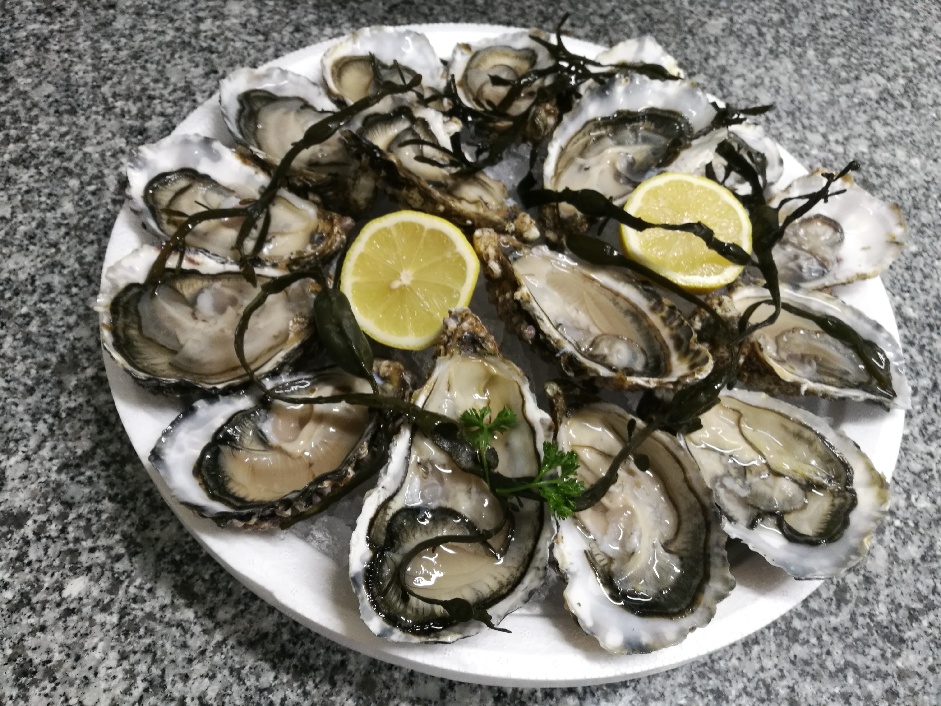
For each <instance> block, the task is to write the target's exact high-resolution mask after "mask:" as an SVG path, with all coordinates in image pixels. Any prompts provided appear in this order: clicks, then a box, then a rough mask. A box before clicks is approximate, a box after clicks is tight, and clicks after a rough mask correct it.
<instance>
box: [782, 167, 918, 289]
mask: <svg viewBox="0 0 941 706" xmlns="http://www.w3.org/2000/svg"><path fill="white" fill-rule="evenodd" d="M823 174H824V171H823V170H817V171H815V172H814V173H812V174H807V175H805V176H802V177H798V178H797V179H795V180H794V181H793V182H791V183H790V185H788V186H787V187H786V188H785V189H783V190H782V191H780V192H778V193H777V194H775V195H774V197H773V198H771V199H770V201H769V204H770V205H771V206H773V207H780V210H779V211H778V215H779V217H780V219H781V220H782V222H783V220H784V219H785V218H786V217H787V216H789V215H790V214H791V213H792V212H793V211H794V210H795V209H797V208H798V207H799V206H800V205H801V203H803V202H802V201H801V200H800V199H794V197H796V196H802V195H809V194H812V193H814V192H815V191H817V190H818V189H820V188H822V187H823V186H824V184H825V183H826V182H825V180H824V177H823ZM787 199H794V200H791V201H790V202H787ZM907 231H908V228H907V226H906V224H905V220H904V219H903V218H902V211H901V209H900V208H899V207H898V205H897V204H894V203H886V202H885V201H882V200H880V199H878V198H876V197H875V196H873V195H872V194H870V193H869V192H868V191H866V190H865V189H863V188H862V187H861V186H859V185H858V184H857V183H856V182H855V181H854V180H853V177H851V176H850V175H849V174H847V175H846V176H844V177H842V178H841V179H839V180H838V181H837V182H835V183H834V185H833V187H831V195H830V196H829V197H828V198H827V199H826V200H825V201H821V202H820V203H818V204H816V205H815V206H814V207H813V208H812V209H810V211H808V212H807V213H806V214H804V215H803V216H802V217H801V218H799V219H797V220H796V221H794V222H793V223H792V224H791V225H789V226H788V227H787V230H785V231H784V237H783V238H782V239H781V241H780V242H779V243H778V244H777V245H776V246H775V248H774V250H773V252H772V254H773V256H774V261H775V263H776V264H777V266H778V273H779V275H780V278H781V281H783V282H790V283H792V284H795V285H798V286H800V287H805V288H808V289H822V288H825V287H833V286H835V285H838V284H848V283H850V282H855V281H856V280H860V279H866V278H868V277H876V276H878V275H879V273H880V272H882V271H883V270H884V269H885V268H886V267H888V266H889V265H890V264H892V262H893V261H894V260H895V258H897V257H898V256H899V255H900V254H901V252H902V247H903V245H904V242H905V237H906V234H907Z"/></svg>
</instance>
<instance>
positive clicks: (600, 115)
mask: <svg viewBox="0 0 941 706" xmlns="http://www.w3.org/2000/svg"><path fill="white" fill-rule="evenodd" d="M717 115H718V109H717V106H716V105H714V103H713V101H712V100H711V99H710V98H709V96H708V95H707V94H706V93H705V92H704V91H702V90H700V89H699V88H698V87H697V86H696V85H695V84H693V83H690V82H689V81H682V80H675V81H659V80H656V79H651V78H648V77H646V76H643V75H641V74H626V75H619V76H616V77H614V78H612V79H611V80H610V81H608V82H607V83H604V84H602V85H600V86H595V87H593V88H591V89H589V90H588V91H586V92H585V94H584V95H583V96H582V98H581V99H580V100H579V101H578V103H577V104H576V105H575V107H574V108H573V109H572V110H571V111H570V112H569V113H567V114H566V115H565V117H564V118H563V119H562V121H561V122H560V123H559V126H558V127H557V128H556V129H555V131H554V132H553V133H552V139H551V140H550V141H549V145H548V148H547V154H546V160H545V163H544V165H543V184H544V186H545V187H546V188H547V189H553V190H555V191H561V190H562V189H566V188H570V189H586V188H587V189H593V190H595V191H598V192H600V193H602V194H604V195H605V196H607V197H608V198H609V199H611V200H612V201H613V202H614V203H615V204H617V205H621V204H623V203H624V202H625V201H626V200H627V197H628V195H629V194H630V193H631V192H632V191H633V190H634V187H635V186H636V185H637V184H639V183H640V182H642V181H643V180H644V179H646V178H648V177H650V176H653V175H654V174H655V173H656V172H657V170H660V169H664V168H668V166H669V165H670V164H671V163H672V162H673V161H674V160H676V159H677V158H678V157H679V156H680V154H681V153H682V152H683V150H684V149H686V148H688V147H689V146H690V144H691V143H692V142H693V140H694V139H695V138H697V137H700V136H701V135H704V134H705V133H707V132H708V131H709V130H711V129H712V126H713V121H714V120H715V119H716V116H717ZM560 212H561V214H562V216H563V217H568V216H570V215H572V209H571V207H568V206H566V205H564V204H563V205H562V207H561V208H560Z"/></svg>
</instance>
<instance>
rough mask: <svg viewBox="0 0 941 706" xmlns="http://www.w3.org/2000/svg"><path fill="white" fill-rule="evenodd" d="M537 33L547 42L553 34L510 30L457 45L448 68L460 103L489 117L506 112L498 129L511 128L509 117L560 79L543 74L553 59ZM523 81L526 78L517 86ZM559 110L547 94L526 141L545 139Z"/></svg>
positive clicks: (496, 127)
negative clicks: (547, 97) (495, 35)
mask: <svg viewBox="0 0 941 706" xmlns="http://www.w3.org/2000/svg"><path fill="white" fill-rule="evenodd" d="M534 37H535V38H538V39H541V40H543V41H546V42H548V41H549V35H548V34H546V33H545V32H542V31H540V30H535V29H534V30H529V31H528V32H511V33H508V34H501V35H499V36H497V37H492V38H490V39H484V40H482V41H480V42H475V43H473V44H458V45H457V46H455V47H454V52H453V53H452V54H451V63H450V65H449V69H448V71H449V74H450V77H451V80H453V81H454V87H455V89H456V91H457V96H458V98H459V99H460V100H461V102H462V103H464V104H465V105H467V106H469V107H471V108H473V109H475V110H478V111H482V112H484V113H487V114H490V115H495V116H507V118H508V119H504V120H502V121H501V120H499V119H498V120H496V122H495V124H494V125H493V127H494V128H495V129H504V128H506V127H509V125H510V120H509V118H512V117H515V116H518V115H521V114H522V113H524V112H526V111H528V110H530V108H532V107H533V104H534V103H535V102H536V101H537V100H539V97H540V92H541V91H543V89H544V88H545V87H547V86H549V85H551V82H552V81H553V80H555V79H556V75H553V74H549V73H544V75H539V73H538V72H546V69H548V68H550V67H551V66H552V65H553V64H554V63H555V59H554V58H553V57H552V54H551V53H550V52H549V50H548V49H547V48H546V47H545V46H544V45H543V44H541V43H540V42H538V41H535V40H534ZM521 79H525V82H520V83H519V84H516V82H518V81H521ZM558 112H559V111H558V108H556V106H555V101H554V100H548V99H546V98H543V99H542V101H541V102H540V104H539V105H538V106H537V107H536V108H535V110H534V111H533V113H532V115H531V116H530V117H529V119H528V120H529V123H528V127H527V133H526V134H527V137H528V139H530V140H533V141H535V140H539V139H541V138H543V137H545V136H546V135H547V134H548V133H549V132H550V131H551V130H552V128H554V127H555V124H556V122H557V121H558Z"/></svg>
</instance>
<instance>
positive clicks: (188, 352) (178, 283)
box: [95, 245, 319, 390]
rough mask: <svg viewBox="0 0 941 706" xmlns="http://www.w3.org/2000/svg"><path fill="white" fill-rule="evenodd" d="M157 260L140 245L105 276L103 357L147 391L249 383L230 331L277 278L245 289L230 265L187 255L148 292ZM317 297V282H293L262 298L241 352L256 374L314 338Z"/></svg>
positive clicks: (262, 277)
mask: <svg viewBox="0 0 941 706" xmlns="http://www.w3.org/2000/svg"><path fill="white" fill-rule="evenodd" d="M158 253H159V249H158V248H156V247H154V246H149V245H143V246H141V247H140V248H138V249H137V250H135V251H134V252H132V253H130V254H129V255H127V256H126V257H124V258H122V259H121V260H119V261H118V262H116V263H115V264H114V265H112V266H111V267H110V268H108V271H107V272H106V273H105V283H104V285H103V286H102V291H101V293H100V294H99V296H98V301H97V303H96V306H95V308H96V309H97V310H98V312H99V317H100V328H101V341H102V344H103V345H104V347H105V350H107V351H108V353H109V354H111V357H112V358H114V360H115V362H116V363H117V364H118V365H119V366H120V367H121V368H123V369H124V370H125V371H127V372H128V373H129V374H130V375H131V376H132V377H133V378H134V379H135V380H137V381H138V382H140V383H142V384H146V385H153V386H157V387H165V388H174V389H185V388H201V389H204V390H220V389H223V388H226V387H232V386H234V385H240V384H244V383H246V382H248V379H249V377H248V375H247V373H246V372H245V370H244V369H243V368H242V365H241V363H240V362H239V360H238V357H237V355H236V349H235V329H236V326H237V325H238V323H239V319H240V318H241V316H242V313H243V312H244V311H245V308H246V307H247V306H248V304H249V303H250V302H251V301H252V300H253V299H254V298H255V297H256V296H257V295H258V293H259V292H260V287H261V286H262V285H264V283H266V282H268V281H271V280H272V279H273V278H275V277H277V276H279V275H281V274H283V273H282V272H280V271H277V270H270V269H261V268H259V269H258V270H256V274H257V284H256V285H252V284H250V283H249V282H247V281H246V279H245V277H244V275H243V274H242V272H241V270H240V269H239V267H238V265H236V264H235V263H227V262H225V261H221V260H218V259H216V258H213V257H211V256H209V255H208V254H204V253H200V252H198V251H193V252H187V253H186V254H185V255H184V256H183V260H182V262H181V263H179V265H180V266H179V267H177V262H178V258H177V256H173V257H171V258H170V260H169V261H168V263H167V267H166V271H165V273H164V276H163V278H162V279H161V281H160V282H159V283H158V284H157V285H156V286H155V287H151V286H148V285H146V284H145V282H146V279H147V274H148V272H149V271H150V267H151V265H153V263H154V260H155V259H156V257H157V255H158ZM317 291H319V286H318V285H317V283H316V282H314V281H313V280H311V279H300V280H298V281H296V282H294V283H293V284H291V285H289V286H288V287H287V289H285V290H284V291H282V292H278V293H276V294H272V295H271V296H269V297H268V299H267V300H266V301H265V303H264V304H263V305H262V306H261V308H260V309H258V311H256V312H255V314H254V315H253V316H252V318H251V320H250V322H249V325H248V328H247V330H246V332H245V339H244V343H245V345H244V352H245V356H246V359H247V361H248V362H249V364H250V365H251V366H252V369H253V370H254V371H255V373H256V374H258V375H264V374H266V373H270V372H273V371H274V370H275V369H277V368H278V367H280V366H281V365H282V364H283V363H286V362H288V361H289V360H291V359H292V358H293V357H295V356H296V355H298V354H299V353H300V352H301V350H302V346H303V345H304V344H305V343H306V342H307V341H309V340H310V339H311V337H312V336H313V335H314V332H315V327H314V316H313V306H314V296H315V294H316V292H317Z"/></svg>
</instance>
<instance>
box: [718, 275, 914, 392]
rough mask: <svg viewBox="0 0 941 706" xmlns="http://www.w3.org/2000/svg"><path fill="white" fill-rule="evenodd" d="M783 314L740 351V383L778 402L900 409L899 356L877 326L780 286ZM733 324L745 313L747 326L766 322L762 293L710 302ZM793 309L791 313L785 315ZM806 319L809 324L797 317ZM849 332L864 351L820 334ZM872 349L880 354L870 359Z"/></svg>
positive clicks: (750, 289) (741, 290)
mask: <svg viewBox="0 0 941 706" xmlns="http://www.w3.org/2000/svg"><path fill="white" fill-rule="evenodd" d="M780 289H781V301H782V303H783V306H784V309H782V311H781V312H780V314H779V316H778V318H777V319H776V320H775V321H774V323H772V324H769V325H768V326H765V327H763V328H760V329H758V330H757V331H756V332H755V333H753V334H752V335H751V337H750V338H749V340H748V341H747V343H746V346H745V350H744V353H743V356H744V357H743V360H742V366H741V369H740V379H741V380H742V382H744V383H745V384H747V385H748V386H750V387H755V388H758V389H761V390H764V391H766V392H771V393H775V394H785V395H804V394H812V395H818V396H820V397H828V398H838V399H850V400H860V401H869V402H875V403H877V404H881V405H883V406H886V407H887V406H895V407H901V408H903V409H907V408H908V406H909V405H910V403H911V390H910V388H909V384H908V380H907V379H906V377H905V374H904V373H903V372H902V370H901V368H900V367H899V366H900V365H901V362H902V350H901V348H900V347H899V345H898V343H896V341H895V339H894V338H892V336H891V334H889V332H888V331H886V330H885V329H884V328H883V327H882V326H881V325H880V324H879V323H878V322H876V321H873V320H872V319H870V318H869V317H868V316H866V315H865V314H863V312H861V311H859V310H858V309H856V308H855V307H852V306H850V305H849V304H847V303H846V302H844V301H842V300H840V299H837V298H836V297H832V296H830V295H827V294H824V293H822V292H817V291H813V290H802V289H799V288H797V287H791V286H788V285H781V288H780ZM711 301H712V303H713V304H715V306H716V308H717V309H718V310H719V311H721V312H722V313H723V314H724V315H727V316H728V317H729V318H730V319H731V320H732V321H733V322H737V321H738V319H739V318H740V317H741V316H742V315H743V314H744V313H745V312H746V311H748V310H749V309H752V307H757V308H755V309H754V311H753V313H752V315H751V318H750V319H749V321H750V322H752V323H757V322H760V321H763V320H765V319H767V318H768V317H770V316H771V314H772V313H773V312H774V307H773V305H772V303H771V299H770V295H769V294H768V290H767V289H765V288H763V287H758V286H740V287H735V288H733V289H732V290H731V291H730V292H729V293H728V294H727V295H723V296H719V297H714V298H712V299H711ZM789 307H793V309H789ZM798 310H799V311H802V312H806V313H807V314H808V315H809V317H810V318H808V317H805V316H801V315H798V314H797V313H796V311H798ZM842 325H846V326H849V327H850V328H851V329H852V331H854V332H855V333H856V334H858V335H859V337H860V338H861V339H862V345H864V346H866V347H867V348H866V350H857V349H855V348H854V347H853V346H852V345H851V342H850V341H844V340H841V339H840V338H838V337H837V336H835V335H834V331H832V330H827V329H826V328H825V327H827V326H831V327H832V326H836V327H837V328H842ZM873 344H875V346H878V348H879V349H880V350H879V351H875V350H873V349H872V348H871V346H872V345H873Z"/></svg>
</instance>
